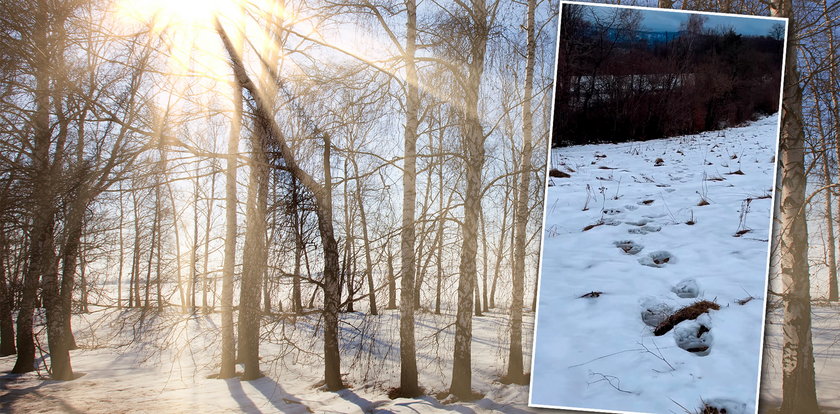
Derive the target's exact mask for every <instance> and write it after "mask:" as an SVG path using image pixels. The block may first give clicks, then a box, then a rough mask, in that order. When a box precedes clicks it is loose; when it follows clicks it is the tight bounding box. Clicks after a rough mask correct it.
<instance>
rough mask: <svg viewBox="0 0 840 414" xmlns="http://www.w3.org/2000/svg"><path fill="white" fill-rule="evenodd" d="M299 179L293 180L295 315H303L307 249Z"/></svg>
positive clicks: (293, 290) (293, 285) (293, 299)
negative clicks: (303, 258)
mask: <svg viewBox="0 0 840 414" xmlns="http://www.w3.org/2000/svg"><path fill="white" fill-rule="evenodd" d="M299 191H300V190H299V189H298V182H297V179H295V178H292V206H293V209H294V211H293V212H292V225H293V226H294V228H295V271H294V274H293V275H292V310H293V311H294V312H295V314H298V315H300V314H302V313H303V302H302V299H301V291H300V271H301V268H300V260H301V256H303V249H305V248H306V246H304V244H303V219H302V217H301V213H300V207H299V204H300V200H299Z"/></svg>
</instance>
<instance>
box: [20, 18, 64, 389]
mask: <svg viewBox="0 0 840 414" xmlns="http://www.w3.org/2000/svg"><path fill="white" fill-rule="evenodd" d="M43 3H44V2H39V10H38V11H37V12H36V16H35V26H34V27H35V31H34V34H33V39H32V41H33V44H34V46H35V50H34V51H33V53H34V60H35V61H34V66H35V81H36V85H35V88H36V89H35V111H34V113H33V119H32V126H33V129H34V131H33V132H34V145H33V153H32V164H33V165H32V171H33V173H32V174H33V177H32V178H33V179H32V187H33V188H32V194H33V198H34V200H33V201H34V203H33V206H32V208H33V211H32V214H33V219H32V227H31V230H30V233H29V238H30V240H31V242H30V246H29V253H28V255H29V263H28V266H27V269H26V273H25V274H24V278H23V292H22V294H21V299H20V305H19V310H18V316H17V351H18V354H17V360H16V361H15V366H14V367H13V368H12V373H15V374H22V373H25V372H30V371H33V370H35V341H34V337H33V317H34V314H35V300H36V296H37V293H38V286H39V285H40V284H41V275H42V274H43V273H44V272H45V271H46V270H47V269H48V268H49V266H50V265H51V264H52V263H51V262H52V255H50V254H49V253H48V250H52V249H53V245H52V243H51V239H52V234H53V228H54V226H55V212H54V206H53V201H54V200H53V199H52V185H51V181H52V178H51V177H50V170H51V165H50V164H51V163H50V141H51V132H50V113H49V107H50V90H49V89H50V69H49V68H50V58H49V56H47V51H48V50H50V47H49V43H48V34H47V32H48V31H49V29H50V28H49V19H48V16H47V9H46V7H47V6H46V5H45V4H43Z"/></svg>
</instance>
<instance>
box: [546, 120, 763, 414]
mask: <svg viewBox="0 0 840 414" xmlns="http://www.w3.org/2000/svg"><path fill="white" fill-rule="evenodd" d="M777 119H778V118H777V116H775V115H774V116H770V117H767V118H763V119H761V120H759V121H756V122H754V123H752V124H750V125H748V126H745V127H740V128H730V129H727V130H724V131H714V132H707V133H702V134H697V135H692V136H685V137H677V138H671V139H662V140H654V141H647V142H641V143H623V144H604V145H587V146H576V147H568V148H560V149H555V150H554V151H553V153H552V166H553V167H554V168H557V169H559V170H561V171H564V172H566V173H568V174H569V175H570V177H569V178H552V179H551V186H550V187H549V189H548V198H547V199H546V222H545V242H544V243H545V244H544V248H543V258H542V274H541V277H540V292H539V295H540V296H539V307H538V313H537V332H536V344H535V351H534V352H535V353H534V366H533V376H532V388H531V396H530V397H531V400H530V401H531V403H532V404H534V405H539V406H560V407H579V408H580V407H584V408H591V409H599V410H612V411H632V412H655V413H669V412H676V413H681V412H686V411H690V412H696V411H697V409H698V408H699V407H701V406H702V404H703V402H707V403H715V404H718V406H719V407H721V408H722V407H724V406H725V407H727V408H728V410H727V411H728V412H729V413H738V412H743V413H752V412H754V411H755V409H756V402H755V399H756V386H757V379H758V369H759V355H760V344H761V333H762V320H763V309H764V292H765V281H766V267H767V253H768V233H769V224H770V214H771V205H772V204H771V199H770V194H771V191H772V186H773V176H774V173H773V171H774V167H775V157H774V154H775V151H776V136H777ZM704 200H705V201H704ZM706 203H708V204H706ZM701 204H704V205H701ZM584 229H586V230H584ZM694 291H696V292H694ZM591 292H602V293H600V294H597V293H596V294H590V295H588V296H597V297H581V296H584V295H586V294H588V293H591ZM677 292H680V293H681V295H682V296H693V295H692V293H696V294H697V297H696V298H691V297H680V296H678V295H677ZM751 296H752V297H755V298H756V299H752V300H749V301H748V302H746V303H745V304H743V305H741V304H739V303H738V301H739V300H743V299H746V298H748V297H751ZM700 299H705V300H709V301H714V302H715V303H717V304H718V305H719V306H720V310H711V311H709V313H707V314H705V315H703V316H701V317H700V318H698V319H697V321H691V320H689V321H685V322H682V323H680V324H679V325H677V326H676V328H674V329H673V330H671V331H669V332H667V333H666V334H664V335H662V336H655V335H654V334H653V327H651V326H648V325H646V324H645V322H644V321H643V319H642V316H645V318H646V319H648V322H651V324H652V325H654V326H655V325H656V322H657V321H655V320H653V321H652V319H656V316H657V315H666V316H667V315H669V314H670V313H671V312H672V311H673V310H676V309H679V308H681V307H684V306H687V305H691V304H692V303H694V302H696V301H698V300H700ZM643 314H644V315H643ZM701 325H702V327H703V328H701ZM706 329H710V331H709V332H705V330H706ZM677 342H683V348H685V349H683V348H681V347H679V346H678V344H677ZM703 348H708V349H706V351H705V352H689V351H687V350H686V349H691V350H692V351H702V349H703ZM706 352H707V353H708V355H706V356H702V354H703V353H706Z"/></svg>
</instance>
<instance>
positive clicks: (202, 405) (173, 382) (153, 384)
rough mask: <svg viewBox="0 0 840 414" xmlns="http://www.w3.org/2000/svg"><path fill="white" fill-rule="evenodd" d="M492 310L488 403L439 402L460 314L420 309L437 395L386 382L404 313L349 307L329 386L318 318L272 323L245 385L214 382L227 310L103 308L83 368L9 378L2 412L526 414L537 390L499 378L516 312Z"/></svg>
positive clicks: (423, 376)
mask: <svg viewBox="0 0 840 414" xmlns="http://www.w3.org/2000/svg"><path fill="white" fill-rule="evenodd" d="M485 315H486V316H483V317H477V318H475V319H474V322H473V324H474V325H473V330H474V335H475V337H474V338H473V352H472V355H473V364H472V365H473V388H474V389H475V390H476V391H478V392H481V393H483V394H484V398H482V399H480V400H478V401H473V402H467V403H454V404H448V405H445V404H442V403H441V402H439V400H438V399H436V398H435V395H436V394H437V393H439V392H442V391H445V390H447V389H448V385H449V380H450V378H451V372H452V354H451V349H452V343H453V336H454V324H452V322H453V321H454V314H449V315H438V316H436V315H433V314H428V313H424V314H419V315H418V316H417V325H416V326H417V332H416V337H417V352H418V368H419V370H420V382H421V385H422V386H423V387H425V389H426V391H427V394H428V395H429V396H426V397H422V398H416V399H396V400H390V399H389V398H388V397H387V391H388V389H389V388H391V387H396V386H397V385H399V332H398V325H399V314H398V312H396V311H384V312H383V313H382V314H381V315H379V316H365V315H363V314H360V313H351V314H343V316H342V319H341V325H340V326H341V328H342V373H346V374H345V376H344V380H345V382H346V383H347V384H348V385H349V386H350V388H349V389H346V390H343V391H340V392H327V391H324V390H323V388H322V387H321V385H322V380H323V360H322V359H321V357H320V353H321V350H322V343H323V342H322V341H321V339H320V336H318V335H314V330H315V329H318V326H319V322H318V317H317V315H312V316H307V317H300V318H298V319H297V320H296V321H294V322H292V321H286V322H279V321H278V322H276V323H267V324H266V326H265V329H264V331H263V342H262V346H261V348H260V351H261V356H262V362H261V368H262V369H263V371H264V372H265V374H266V377H264V378H261V379H258V380H255V381H250V382H245V381H239V380H238V379H229V380H218V379H210V378H208V376H211V375H213V374H215V373H217V372H218V360H219V357H218V355H219V346H220V345H219V336H218V326H219V325H218V323H219V320H218V316H219V315H218V314H215V315H211V316H208V317H205V316H199V317H193V318H189V317H187V316H184V315H180V314H176V313H170V314H167V315H166V316H163V317H155V316H153V315H152V314H148V315H146V316H145V317H142V315H141V313H140V311H139V310H131V311H117V310H115V309H110V310H105V309H98V310H96V311H95V312H93V313H91V314H87V315H84V316H82V317H77V318H76V319H75V321H74V323H75V325H74V326H75V332H76V335H77V341H78V343H79V345H80V346H81V348H82V349H79V350H76V351H73V352H72V353H71V356H72V359H73V368H74V370H75V371H76V372H77V374H79V373H81V374H84V375H83V376H81V377H80V378H78V379H76V380H74V381H69V382H58V381H51V380H44V379H43V378H41V377H39V376H38V374H37V373H30V374H26V375H23V376H13V375H10V374H3V375H2V376H0V412H19V413H40V412H44V413H52V412H67V413H77V412H84V413H109V414H110V413H128V412H132V413H135V412H140V413H143V412H148V413H229V412H248V413H272V412H283V413H311V412H315V413H368V412H395V413H417V412H441V411H458V412H464V413H470V412H506V413H517V412H519V413H521V412H526V411H528V410H529V409H528V407H527V406H526V400H527V394H528V388H527V386H518V385H503V384H500V383H499V382H498V378H499V377H500V376H501V375H502V374H503V373H504V372H505V367H506V365H505V361H506V360H507V354H508V351H507V347H506V344H507V335H508V334H507V332H508V329H507V326H508V320H507V318H506V315H505V313H504V312H489V313H486V314H485ZM531 332H533V317H532V314H526V315H525V321H524V326H523V333H524V334H525V338H524V343H525V344H530V343H531V342H530V341H531V335H530V334H531ZM135 333H136V335H137V336H136V338H135V336H134V335H135ZM529 356H530V350H526V358H528V357H529ZM526 363H527V360H526ZM13 365H14V356H11V357H4V358H0V371H3V372H8V371H9V370H10V369H11V368H12V366H13ZM239 369H241V367H240V368H239ZM530 411H533V410H530Z"/></svg>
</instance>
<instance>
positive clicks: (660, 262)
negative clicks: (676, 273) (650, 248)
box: [639, 250, 676, 267]
mask: <svg viewBox="0 0 840 414" xmlns="http://www.w3.org/2000/svg"><path fill="white" fill-rule="evenodd" d="M674 262H676V258H674V256H673V255H671V253H670V252H667V251H665V250H657V251H655V252H651V253H648V255H647V256H644V257H642V258H639V263H640V264H642V265H645V266H650V267H664V266H665V265H666V264H669V263H674Z"/></svg>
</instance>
